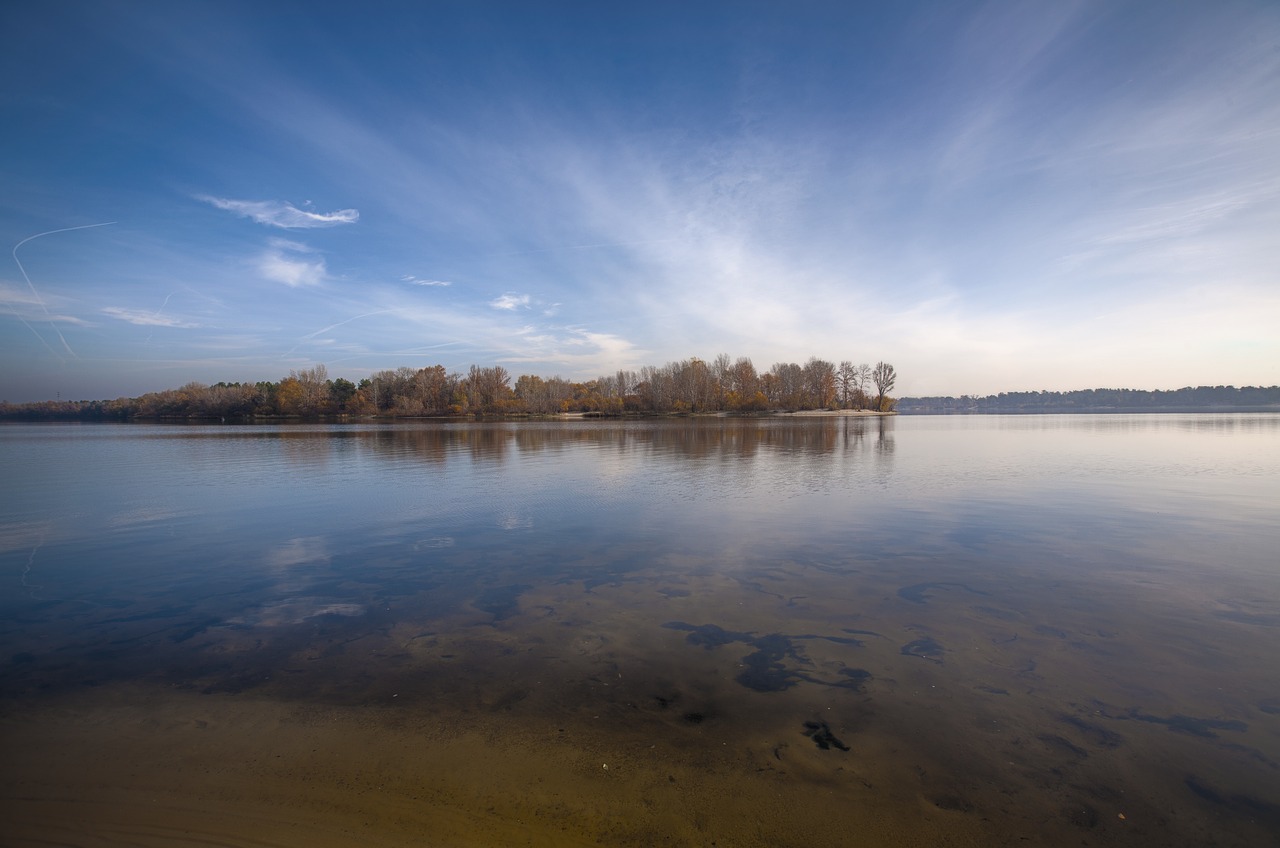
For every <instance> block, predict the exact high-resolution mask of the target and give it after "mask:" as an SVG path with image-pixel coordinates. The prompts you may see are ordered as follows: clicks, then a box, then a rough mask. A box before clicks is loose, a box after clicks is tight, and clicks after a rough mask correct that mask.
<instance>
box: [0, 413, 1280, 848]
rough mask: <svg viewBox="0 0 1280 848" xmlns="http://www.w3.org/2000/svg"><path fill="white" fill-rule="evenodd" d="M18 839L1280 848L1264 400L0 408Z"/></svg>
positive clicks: (6, 783) (0, 775) (2, 602)
mask: <svg viewBox="0 0 1280 848" xmlns="http://www.w3.org/2000/svg"><path fill="white" fill-rule="evenodd" d="M0 460H2V462H3V466H2V467H3V468H4V469H5V482H4V484H3V505H2V508H0V581H2V582H0V585H3V587H4V588H3V589H2V590H0V611H2V613H3V615H2V616H0V621H2V622H3V623H2V624H0V663H3V665H0V719H2V722H3V723H2V724H0V730H2V732H3V737H2V740H0V741H2V742H3V745H4V749H5V756H4V757H3V765H2V766H0V790H2V791H0V816H2V817H3V818H4V819H5V820H6V821H9V822H11V823H13V824H12V828H13V829H12V833H13V834H14V835H13V837H12V838H11V839H10V840H9V841H8V842H6V844H23V845H25V844H32V845H34V844H47V843H48V842H58V841H62V842H69V843H74V844H113V843H112V840H117V841H125V842H131V843H134V844H172V843H173V842H174V841H176V840H180V839H186V840H189V841H199V840H200V839H206V840H209V839H212V840H214V841H216V842H218V843H219V844H233V845H285V844H304V843H305V844H353V843H359V844H387V845H398V844H405V845H411V844H412V845H423V844H427V845H437V844H438V845H485V844H498V843H500V844H531V845H541V844H548V845H549V844H562V845H563V844H610V845H613V844H636V845H639V844H645V845H652V844H669V845H707V844H713V843H714V844H718V845H722V846H723V845H807V846H814V845H845V844H860V845H870V846H874V845H903V844H927V845H947V844H952V845H1006V844H1007V845H1015V844H1017V845H1079V844H1090V845H1111V844H1114V845H1121V844H1123V845H1181V844H1186V845H1207V844H1216V845H1233V846H1234V845H1239V846H1248V845H1271V844H1273V842H1274V834H1275V833H1276V832H1278V831H1280V675H1277V674H1276V671H1275V669H1276V667H1277V666H1276V660H1275V657H1276V655H1277V649H1280V557H1277V554H1276V552H1277V550H1280V416H1268V415H1169V416H1141V415H1134V416H1129V415H1124V416H1023V417H1018V416H1013V417H1000V416H991V417H970V418H931V417H920V418H914V417H913V418H905V417H904V418H896V419H894V418H890V419H812V418H811V419H783V418H773V419H709V420H693V421H646V422H598V421H573V422H557V423H518V424H434V423H431V424H420V425H418V424H414V425H388V426H380V425H350V426H347V425H339V426H274V425H272V426H221V427H206V426H150V425H125V426H114V425H100V426H74V425H67V426H61V425H57V426H6V427H3V428H0Z"/></svg>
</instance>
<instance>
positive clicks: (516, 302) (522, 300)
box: [489, 293, 532, 312]
mask: <svg viewBox="0 0 1280 848" xmlns="http://www.w3.org/2000/svg"><path fill="white" fill-rule="evenodd" d="M531 299H532V298H530V297H529V295H527V294H511V293H507V294H504V295H502V296H501V297H495V298H494V299H493V300H491V301H489V305H490V306H492V307H493V308H494V309H505V310H507V311H508V312H514V311H515V310H517V309H521V308H525V309H527V308H528V307H529V302H530V300H531Z"/></svg>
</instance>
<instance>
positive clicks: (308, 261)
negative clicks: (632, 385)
mask: <svg viewBox="0 0 1280 848" xmlns="http://www.w3.org/2000/svg"><path fill="white" fill-rule="evenodd" d="M0 32H2V33H4V48H5V49H4V50H3V51H0V80H2V82H0V87H2V90H3V104H4V127H5V129H4V131H3V133H0V145H2V152H3V156H2V158H0V163H2V164H0V168H2V169H3V171H2V172H0V173H3V190H2V191H0V242H2V243H3V244H4V245H5V247H6V250H7V251H8V252H9V253H8V255H6V256H5V257H4V259H3V262H0V361H2V363H3V368H2V369H0V399H7V400H10V401H27V400H35V399H43V398H52V397H55V396H57V395H60V396H61V397H63V398H77V399H78V398H110V397H117V396H122V395H137V394H140V393H143V392H146V391H152V390H158V389H163V388H171V387H176V386H179V385H181V384H183V383H186V382H189V381H192V380H196V381H201V382H207V383H208V382H216V381H218V380H230V381H236V380H261V379H273V380H274V379H279V378H280V377H283V376H285V375H287V374H288V373H289V371H290V370H291V369H301V368H306V367H310V366H312V365H315V364H317V363H323V364H325V365H327V366H328V369H329V373H330V375H331V376H345V377H348V378H350V379H352V380H358V379H360V378H361V377H364V376H367V375H369V374H370V373H372V372H375V371H378V370H381V369H384V368H395V367H399V366H402V365H407V366H413V367H421V366H426V365H432V364H436V363H441V364H444V365H445V366H447V367H448V368H450V369H454V370H465V369H466V368H467V367H468V366H469V365H470V364H472V363H475V364H480V365H486V366H487V365H494V364H501V365H503V366H505V367H506V368H507V369H508V370H509V371H510V372H512V374H515V375H518V374H522V373H533V374H539V375H542V376H552V375H560V376H564V377H570V378H587V377H592V376H596V375H599V374H604V373H611V372H612V371H614V370H616V369H618V368H638V367H639V366H641V365H661V364H663V363H665V362H668V361H671V360H674V359H683V358H687V357H689V356H701V357H703V358H711V357H714V356H715V355H716V354H718V353H728V354H730V355H731V356H734V357H737V356H750V357H751V358H752V360H753V361H754V362H755V364H756V366H757V368H759V369H761V370H764V369H767V368H768V367H769V366H770V365H772V364H773V363H774V362H779V361H804V360H805V359H807V358H808V357H810V356H819V357H822V358H824V359H829V360H832V361H836V362H838V361H840V360H843V359H849V360H852V361H853V362H855V363H857V362H870V363H873V364H874V363H875V362H876V361H877V360H885V361H888V362H891V363H893V364H894V365H895V366H896V368H897V370H898V373H899V381H898V386H897V394H900V395H921V394H957V395H958V394H962V393H970V394H986V393H992V392H998V391H1005V390H1026V389H1061V390H1066V389H1075V388H1092V387H1102V386H1107V387H1130V388H1177V387H1180V386H1184V385H1199V384H1224V383H1232V384H1235V385H1258V384H1266V385H1273V384H1276V383H1277V382H1280V329H1278V328H1280V4H1276V3H1274V2H1269V0H1260V2H1214V3H1207V2H1206V3H1193V2H1177V0H1170V2H1145V3H1126V2H1115V0H1108V2H1084V3H1072V2H1065V0H1064V1H1063V2H1056V1H1055V2H1051V3H1047V2H1046V3H1041V2H997V3H968V2H905V3H877V4H870V3H867V4H861V3H855V2H842V3H787V4H783V3H748V2H733V3H687V2H682V3H664V2H647V3H643V4H640V3H636V4H613V3H598V2H591V3H587V2H583V3H532V2H520V3H498V2H492V3H485V2H479V0H476V2H464V3H443V2H439V3H437V2H421V3H371V4H365V5H362V6H361V7H359V11H356V7H354V6H351V5H350V4H338V3H323V2H306V3H296V4H295V3H288V2H280V1H279V0H273V2H270V3H254V4H248V3H243V4H242V3H236V2H230V1H229V0H220V2H215V3H208V4H201V3H196V2H182V3H172V2H132V3H119V4H114V3H109V2H100V3H88V2H84V3H76V2H67V3H35V2H25V3H7V4H4V6H3V8H0Z"/></svg>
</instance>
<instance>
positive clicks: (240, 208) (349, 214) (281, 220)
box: [197, 194, 360, 230]
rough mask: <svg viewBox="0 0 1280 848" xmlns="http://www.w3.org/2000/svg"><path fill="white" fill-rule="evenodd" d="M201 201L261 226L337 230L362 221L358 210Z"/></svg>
mask: <svg viewBox="0 0 1280 848" xmlns="http://www.w3.org/2000/svg"><path fill="white" fill-rule="evenodd" d="M197 199H198V200H203V201H204V202H206V203H211V204H213V205H214V206H216V207H218V208H219V209H225V210H226V211H228V212H232V213H234V214H236V215H239V216H240V217H241V218H250V219H252V220H254V221H256V222H257V223H259V224H266V225H267V226H269V227H280V228H281V229H286V230H297V229H312V228H315V227H334V226H337V225H338V224H354V223H355V222H356V221H358V220H360V213H359V212H358V211H357V210H355V209H339V210H337V211H335V212H329V213H321V212H309V211H307V210H305V209H299V208H297V207H296V206H294V205H293V204H292V203H287V202H285V201H283V200H231V199H228V198H223V197H211V196H209V195H207V194H205V195H200V196H199V197H198V198H197Z"/></svg>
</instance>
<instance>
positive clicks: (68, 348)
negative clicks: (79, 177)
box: [13, 221, 116, 359]
mask: <svg viewBox="0 0 1280 848" xmlns="http://www.w3.org/2000/svg"><path fill="white" fill-rule="evenodd" d="M114 223H116V222H115V221H104V222H103V223H101V224H83V225H81V226H79V227H63V228H62V229H60V230H48V231H46V232H43V233H36V234H35V235H33V236H27V237H26V238H24V239H23V240H22V241H20V242H18V243H17V244H15V245H14V246H13V261H14V262H15V263H17V265H18V270H19V271H21V272H22V279H24V280H26V281H27V288H29V289H31V293H32V294H33V295H35V298H36V303H39V304H40V308H41V309H43V310H44V315H45V317H46V318H48V319H49V327H50V328H51V329H52V330H53V331H54V332H55V333H57V334H58V340H59V341H61V342H62V347H63V348H64V349H66V351H67V353H69V354H71V356H72V357H74V358H76V359H79V358H80V357H79V356H78V355H77V354H76V352H75V351H74V350H72V349H71V345H69V344H67V340H66V338H64V337H63V335H62V331H61V330H59V329H58V325H57V324H55V323H54V322H53V316H52V315H50V314H49V307H47V306H45V304H44V298H42V297H41V296H40V292H38V291H36V287H35V285H33V284H32V282H31V278H30V277H28V276H27V269H26V268H24V267H22V260H20V259H18V248H20V247H22V246H23V245H24V244H26V243H27V242H29V241H33V240H34V239H38V238H40V237H41V236H51V235H53V234H54V233H69V232H71V231H73V230H91V229H93V228H94V227H109V226H111V225H112V224H114ZM19 320H20V321H22V323H24V324H27V322H26V319H24V318H22V317H21V316H19ZM27 329H28V330H30V331H31V332H33V333H35V334H36V338H38V339H40V341H41V342H44V346H45V347H47V348H49V352H50V353H52V354H53V355H54V356H57V355H58V354H57V353H56V352H54V350H53V348H51V347H49V343H48V342H45V340H44V336H42V335H40V334H39V333H36V328H35V327H32V326H31V325H30V324H27Z"/></svg>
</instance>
